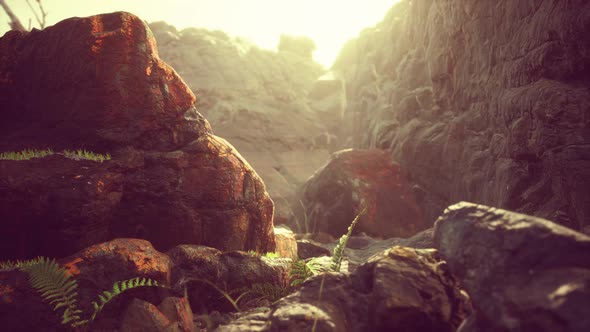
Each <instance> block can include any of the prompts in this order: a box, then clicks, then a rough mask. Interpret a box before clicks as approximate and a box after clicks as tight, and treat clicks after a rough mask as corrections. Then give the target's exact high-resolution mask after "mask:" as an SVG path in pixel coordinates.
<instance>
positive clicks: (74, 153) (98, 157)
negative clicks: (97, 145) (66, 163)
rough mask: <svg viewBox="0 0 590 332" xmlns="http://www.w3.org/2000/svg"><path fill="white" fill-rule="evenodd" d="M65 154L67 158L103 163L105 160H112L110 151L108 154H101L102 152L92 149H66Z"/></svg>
mask: <svg viewBox="0 0 590 332" xmlns="http://www.w3.org/2000/svg"><path fill="white" fill-rule="evenodd" d="M63 155H64V156H65V157H66V158H70V159H84V160H92V161H97V162H100V163H102V162H103V161H105V160H111V155H110V154H108V153H107V154H100V153H95V152H92V151H87V150H84V149H78V150H64V151H63Z"/></svg>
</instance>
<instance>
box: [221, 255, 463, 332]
mask: <svg viewBox="0 0 590 332" xmlns="http://www.w3.org/2000/svg"><path fill="white" fill-rule="evenodd" d="M469 312H470V306H469V303H468V301H467V299H466V297H465V296H464V294H462V293H461V292H460V289H459V288H458V285H457V283H456V281H455V279H453V277H452V276H451V275H450V274H449V273H448V270H447V268H446V264H445V263H444V262H442V261H440V259H439V258H438V257H437V254H436V250H433V249H428V250H424V249H418V250H416V249H409V248H404V247H393V248H391V249H389V250H386V251H384V252H382V253H381V254H380V255H376V256H375V257H374V258H372V259H371V260H370V261H369V262H368V263H365V264H364V265H362V266H361V267H359V269H358V270H357V271H356V272H354V273H352V274H342V273H327V274H325V275H320V276H317V277H314V278H312V279H310V280H308V281H307V282H305V283H304V284H303V287H302V288H301V290H299V291H298V292H296V293H294V294H291V295H289V296H288V297H286V298H284V299H282V300H281V301H279V302H278V303H276V304H275V305H273V306H271V310H270V311H268V312H266V313H253V314H247V315H244V316H243V317H241V318H239V319H237V320H235V321H233V322H231V323H230V324H227V325H224V326H221V327H219V328H218V329H217V330H216V331H219V332H226V331H239V330H240V329H242V331H244V330H250V329H252V330H254V331H309V330H311V329H312V327H313V326H316V329H315V330H316V331H338V332H345V331H359V332H360V331H406V332H410V331H412V332H422V331H424V332H427V331H441V332H444V331H449V332H450V331H455V329H456V328H457V326H459V324H460V323H461V321H462V320H463V319H464V318H465V317H466V315H467V314H468V313H469Z"/></svg>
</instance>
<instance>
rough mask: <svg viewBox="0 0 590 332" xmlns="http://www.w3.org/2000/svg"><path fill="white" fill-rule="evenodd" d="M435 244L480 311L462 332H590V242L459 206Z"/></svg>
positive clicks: (537, 222)
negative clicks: (589, 313)
mask: <svg viewBox="0 0 590 332" xmlns="http://www.w3.org/2000/svg"><path fill="white" fill-rule="evenodd" d="M434 241H435V245H436V247H437V248H438V249H439V252H440V255H441V257H443V258H444V259H445V260H446V261H447V262H448V266H449V269H450V271H451V273H453V275H455V276H457V277H458V278H459V279H461V284H462V285H463V286H464V287H465V290H466V291H467V292H468V293H469V295H470V296H471V298H472V300H473V305H474V307H475V309H476V311H475V314H474V315H473V316H471V317H470V318H469V320H468V321H467V322H466V323H465V324H464V326H463V327H462V328H461V329H460V331H461V332H471V331H478V332H486V331H490V332H491V331H540V332H541V331H547V332H549V331H572V332H573V331H577V332H583V331H589V330H590V317H589V316H588V308H590V286H589V285H590V259H589V257H590V237H588V236H586V235H584V234H581V233H577V232H575V231H572V230H570V229H567V228H565V227H562V226H560V225H557V224H554V223H552V222H550V221H547V220H544V219H540V218H535V217H531V216H526V215H522V214H518V213H513V212H509V211H505V210H500V209H494V208H490V207H487V206H483V205H475V204H471V203H460V204H457V205H453V206H451V207H449V208H448V209H447V210H446V211H445V213H444V214H443V215H442V216H441V217H440V218H439V219H438V221H437V222H436V225H435V230H434Z"/></svg>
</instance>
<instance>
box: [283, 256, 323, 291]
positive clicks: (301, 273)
mask: <svg viewBox="0 0 590 332" xmlns="http://www.w3.org/2000/svg"><path fill="white" fill-rule="evenodd" d="M320 272H322V271H321V265H320V264H319V263H317V262H316V261H314V260H313V259H312V260H309V261H308V262H306V261H305V260H303V259H298V260H295V261H293V263H292V264H291V269H290V270H289V280H290V281H291V286H298V285H300V284H302V283H303V282H304V281H305V280H307V279H308V278H310V277H313V276H314V275H317V274H319V273H320Z"/></svg>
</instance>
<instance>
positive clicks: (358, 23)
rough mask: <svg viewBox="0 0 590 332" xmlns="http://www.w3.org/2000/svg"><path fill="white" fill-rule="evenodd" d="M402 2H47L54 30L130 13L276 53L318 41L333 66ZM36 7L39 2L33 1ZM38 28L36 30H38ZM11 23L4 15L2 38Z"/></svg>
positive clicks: (19, 6) (18, 8)
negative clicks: (68, 21) (284, 43)
mask: <svg viewBox="0 0 590 332" xmlns="http://www.w3.org/2000/svg"><path fill="white" fill-rule="evenodd" d="M395 2H397V0H369V1H367V0H363V1H360V0H345V1H342V0H166V1H156V0H43V1H42V3H43V4H44V7H45V9H46V11H47V12H48V16H47V23H48V25H52V24H55V23H57V22H59V21H61V20H63V19H65V18H68V17H72V16H79V17H83V16H90V15H94V14H99V13H108V12H113V11H128V12H131V13H133V14H135V15H138V16H139V17H141V18H142V19H144V20H146V21H148V22H154V21H161V20H163V21H166V22H168V23H170V24H172V25H174V26H176V27H177V28H178V29H183V28H186V27H191V26H193V27H202V28H207V29H219V30H223V31H225V32H227V33H229V34H230V35H234V36H240V37H245V38H247V39H249V40H251V41H252V42H254V43H255V44H257V45H258V46H260V47H263V48H267V49H273V50H275V49H276V46H277V44H278V41H279V36H280V35H281V34H292V35H304V36H308V37H310V38H312V39H313V40H314V41H315V43H316V45H317V50H316V51H315V53H314V59H315V60H316V61H317V62H319V63H321V64H323V65H324V66H330V65H331V64H332V62H333V61H334V59H335V57H336V56H337V54H338V52H339V51H340V48H341V47H342V45H343V44H344V42H346V41H347V40H348V39H350V38H353V37H355V36H356V35H358V33H359V32H360V31H361V30H362V29H364V28H366V27H371V26H374V25H375V24H376V23H378V22H379V21H381V19H383V17H384V16H385V14H386V13H387V11H388V9H389V8H391V7H392V5H393V4H394V3H395ZM6 3H7V4H8V5H9V6H10V7H11V9H12V10H13V11H14V12H15V14H16V15H17V16H18V17H19V18H20V19H21V22H22V23H23V25H25V26H28V24H29V18H32V23H35V19H34V17H33V15H32V14H31V11H30V9H29V7H28V6H27V3H26V1H25V0H6ZM30 3H31V4H35V0H30ZM33 26H36V25H35V24H33ZM7 30H8V17H7V16H6V14H5V13H4V12H3V11H2V12H1V13H0V34H4V33H5V32H6V31H7Z"/></svg>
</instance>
